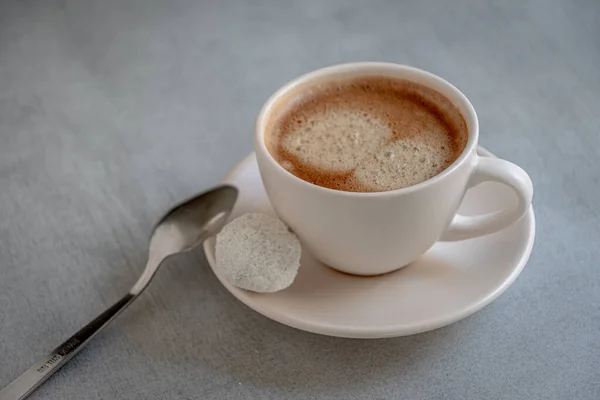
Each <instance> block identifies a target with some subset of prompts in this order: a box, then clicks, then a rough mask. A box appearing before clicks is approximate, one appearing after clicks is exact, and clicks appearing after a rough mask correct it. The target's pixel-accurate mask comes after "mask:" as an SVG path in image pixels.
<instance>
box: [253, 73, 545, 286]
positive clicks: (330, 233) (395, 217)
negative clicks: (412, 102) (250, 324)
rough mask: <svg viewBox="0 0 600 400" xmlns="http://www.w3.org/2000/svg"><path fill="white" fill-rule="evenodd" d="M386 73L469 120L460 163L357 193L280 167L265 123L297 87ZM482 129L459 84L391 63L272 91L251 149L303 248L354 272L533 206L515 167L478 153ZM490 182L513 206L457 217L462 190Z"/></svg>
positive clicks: (478, 231) (495, 225)
mask: <svg viewBox="0 0 600 400" xmlns="http://www.w3.org/2000/svg"><path fill="white" fill-rule="evenodd" d="M361 75H383V76H389V77H393V78H400V79H407V80H410V81H414V82H417V83H420V84H422V85H425V86H427V87H430V88H432V89H434V90H436V91H438V92H439V93H441V94H443V95H444V96H446V97H447V98H448V99H449V100H450V101H451V102H452V103H454V104H455V105H456V106H457V107H458V109H459V110H460V112H461V113H462V115H463V117H464V118H465V120H466V122H467V127H468V131H469V137H468V141H467V145H466V147H465V149H464V151H463V152H462V154H461V155H460V156H459V157H458V159H457V160H456V161H455V162H454V163H453V164H452V165H450V166H449V167H448V168H447V169H446V170H444V171H443V172H442V173H440V174H439V175H437V176H435V177H433V178H431V179H428V180H426V181H424V182H421V183H419V184H416V185H414V186H410V187H406V188H403V189H398V190H392V191H386V192H375V193H356V192H344V191H339V190H333V189H328V188H324V187H321V186H317V185H314V184H312V183H309V182H306V181H303V180H302V179H300V178H298V177H296V176H294V175H292V174H291V173H290V172H288V171H287V170H285V169H284V168H283V167H282V166H281V165H279V164H278V163H277V162H276V161H275V159H274V158H273V157H272V156H271V154H270V153H269V151H268V150H267V147H266V145H265V141H264V135H265V123H266V121H267V120H268V118H269V116H270V114H271V112H272V111H273V110H274V106H275V105H277V104H280V102H281V101H286V100H285V98H286V95H287V94H289V93H290V91H294V90H295V89H296V88H297V87H298V86H299V85H304V84H306V83H312V82H326V81H327V80H330V79H338V78H340V77H352V76H361ZM478 138H479V124H478V122H477V114H476V113H475V109H474V108H473V105H472V104H471V103H470V102H469V100H468V99H467V98H466V96H465V95H464V94H463V93H461V92H460V91H459V90H458V89H457V88H456V87H454V86H453V85H452V84H450V83H449V82H447V81H445V80H444V79H442V78H439V77H438V76H435V75H433V74H431V73H429V72H425V71H423V70H420V69H416V68H412V67H408V66H404V65H398V64H390V63H374V62H366V63H351V64H342V65H336V66H332V67H327V68H323V69H320V70H317V71H314V72H310V73H308V74H306V75H303V76H301V77H299V78H297V79H295V80H293V81H292V82H290V83H288V84H287V85H285V86H283V87H282V88H281V89H279V90H278V91H277V92H275V93H274V94H273V95H272V96H271V97H270V98H269V100H267V102H266V103H265V105H264V106H263V108H262V109H261V111H260V113H259V115H258V118H257V121H256V131H255V141H254V148H255V152H256V158H257V161H258V167H259V170H260V174H261V177H262V180H263V183H264V186H265V189H266V191H267V194H268V196H269V200H270V201H271V204H272V205H273V208H274V209H275V211H276V212H277V214H278V215H279V217H280V218H281V219H282V220H283V221H284V222H285V223H286V224H288V226H289V227H290V228H291V229H292V230H293V231H294V232H295V233H296V234H297V235H298V237H299V238H300V240H301V242H302V244H303V246H304V247H305V249H306V250H308V251H309V252H310V253H312V254H313V255H314V256H315V257H316V258H317V259H319V260H320V261H321V262H323V263H324V264H326V265H328V266H330V267H332V268H335V269H337V270H340V271H343V272H346V273H350V274H357V275H377V274H383V273H386V272H390V271H393V270H396V269H398V268H401V267H403V266H405V265H407V264H409V263H411V262H413V261H415V260H416V259H417V258H419V256H421V255H422V254H423V253H425V252H426V251H427V249H429V248H430V247H431V246H433V244H434V243H435V242H436V241H439V240H442V241H455V240H463V239H469V238H474V237H477V236H482V235H486V234H489V233H493V232H496V231H498V230H500V229H503V228H506V227H507V226H509V225H511V224H513V223H514V222H516V221H517V220H519V219H520V218H521V217H522V216H523V215H524V214H525V213H526V212H527V210H528V209H529V205H530V204H531V199H532V196H533V186H532V183H531V179H530V178H529V175H527V173H526V172H525V171H523V170H522V169H521V168H520V167H518V166H517V165H515V164H513V163H511V162H508V161H505V160H501V159H497V158H490V157H480V156H478V155H477V141H478ZM485 181H496V182H501V183H503V184H505V185H507V186H509V187H510V188H512V189H513V191H514V193H515V194H516V196H517V198H518V202H517V205H516V207H514V208H510V209H505V210H502V211H500V212H497V213H491V214H485V215H478V216H463V215H460V214H457V213H456V212H457V210H458V208H459V205H460V203H461V201H462V199H463V197H464V195H465V192H466V191H467V190H468V189H469V188H471V187H473V186H475V185H477V184H479V183H482V182H485Z"/></svg>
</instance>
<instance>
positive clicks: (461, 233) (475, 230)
mask: <svg viewBox="0 0 600 400" xmlns="http://www.w3.org/2000/svg"><path fill="white" fill-rule="evenodd" d="M476 157H477V160H476V163H477V164H476V166H475V170H474V172H473V175H472V176H471V179H470V180H469V188H472V187H474V186H476V185H479V184H480V183H483V182H487V181H495V182H500V183H503V184H505V185H507V186H509V187H510V188H511V189H512V190H513V191H514V192H515V194H516V195H517V197H518V200H519V203H518V204H517V206H516V207H514V208H507V209H504V210H502V211H497V212H493V213H489V214H483V215H477V216H469V217H467V216H464V215H460V214H456V215H455V216H454V218H453V219H452V222H450V225H449V226H448V228H447V229H446V231H445V232H444V233H443V234H442V237H441V238H440V240H441V241H449V242H450V241H457V240H464V239H470V238H474V237H477V236H483V235H487V234H490V233H494V232H496V231H499V230H500V229H504V228H506V227H507V226H509V225H511V224H513V223H514V222H516V221H518V220H519V219H520V218H521V217H522V216H523V215H525V213H526V212H527V210H529V205H530V204H531V199H532V197H533V184H532V183H531V178H530V177H529V175H527V172H525V171H523V169H521V167H519V166H517V165H515V164H513V163H511V162H509V161H506V160H502V159H499V158H495V157H480V156H476Z"/></svg>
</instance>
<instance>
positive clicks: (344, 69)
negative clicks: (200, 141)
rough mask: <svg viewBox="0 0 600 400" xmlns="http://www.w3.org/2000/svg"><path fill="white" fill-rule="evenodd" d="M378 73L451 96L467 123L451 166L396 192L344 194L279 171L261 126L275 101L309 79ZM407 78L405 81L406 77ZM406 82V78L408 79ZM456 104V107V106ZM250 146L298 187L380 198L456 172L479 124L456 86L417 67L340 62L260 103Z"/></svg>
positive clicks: (474, 141)
mask: <svg viewBox="0 0 600 400" xmlns="http://www.w3.org/2000/svg"><path fill="white" fill-rule="evenodd" d="M374 71H377V72H380V73H387V74H388V75H390V76H391V75H393V74H394V73H398V72H409V74H411V75H416V76H420V77H422V78H423V80H429V81H433V82H435V83H436V84H437V86H441V87H444V88H445V91H447V92H450V93H452V96H453V97H454V98H455V99H454V100H453V99H449V100H450V101H451V102H452V103H453V104H454V105H455V106H457V107H458V108H459V111H460V112H461V114H463V117H464V119H465V122H466V124H467V131H468V137H467V144H466V145H465V148H464V149H463V151H462V153H461V154H460V156H458V158H457V159H456V160H454V162H453V163H452V164H450V165H449V166H448V167H447V168H446V169H444V170H443V171H442V172H440V173H439V174H437V175H435V176H433V177H431V178H429V179H427V180H425V181H423V182H419V183H417V184H415V185H411V186H407V187H403V188H400V189H394V190H387V191H380V192H348V191H344V190H337V189H331V188H326V187H323V186H319V185H316V184H314V183H311V182H307V181H305V180H303V179H300V178H298V177H297V176H296V175H294V174H292V173H291V172H289V171H288V170H286V169H285V168H283V167H282V166H281V165H280V164H279V163H278V162H277V161H276V160H275V158H274V157H273V156H272V155H271V153H270V152H269V150H268V149H267V145H266V144H265V140H264V135H265V129H264V128H265V123H266V122H267V119H268V117H269V116H270V112H271V110H272V109H273V106H274V105H275V104H276V103H277V101H278V100H279V99H280V98H281V97H282V96H284V95H285V94H287V93H289V92H290V91H292V90H293V89H294V88H296V87H298V86H299V85H301V84H304V83H306V82H310V81H312V80H316V79H318V78H323V77H329V76H331V77H332V78H333V77H335V76H336V75H338V74H345V73H357V75H361V72H364V73H365V74H368V73H369V72H374ZM408 79H409V78H408ZM409 80H410V79H409ZM417 83H419V84H421V85H424V86H427V87H430V88H431V89H433V90H436V91H439V89H438V88H435V87H432V86H433V85H428V84H427V83H423V82H417ZM442 94H443V95H444V96H446V97H448V96H447V94H444V93H442ZM457 103H460V104H457ZM254 132H255V133H254V147H255V151H260V152H261V153H262V154H263V155H264V156H265V158H266V159H267V160H268V162H269V163H271V164H272V165H273V167H275V168H276V169H278V170H279V171H280V172H283V173H284V175H288V176H289V177H290V179H292V180H296V181H298V183H299V184H301V185H306V186H307V187H310V188H313V189H315V190H319V191H322V192H325V193H329V194H334V195H338V196H352V197H382V196H390V195H400V194H407V193H411V192H415V191H418V190H421V189H424V188H426V187H428V186H431V185H434V184H435V183H437V182H438V181H441V180H442V179H444V178H445V177H446V176H448V175H450V174H452V172H454V171H455V170H456V169H458V168H459V167H460V166H461V165H462V164H463V163H465V162H466V160H467V159H468V157H469V154H471V152H472V151H474V149H475V148H476V146H477V142H478V138H479V121H478V119H477V113H476V112H475V108H474V107H473V105H472V104H471V102H470V101H469V99H468V98H467V96H465V95H464V94H463V93H462V92H461V91H460V90H459V89H458V88H457V87H456V86H454V85H453V84H451V83H450V82H448V81H447V80H445V79H443V78H441V77H439V76H437V75H435V74H433V73H431V72H427V71H425V70H422V69H420V68H416V67H411V66H408V65H403V64H396V63H389V62H371V61H366V62H353V63H344V64H336V65H331V66H327V67H324V68H320V69H317V70H314V71H311V72H308V73H305V74H303V75H300V76H299V77H297V78H295V79H293V80H291V81H289V82H288V83H286V84H284V85H283V86H281V87H280V88H279V89H277V91H275V92H274V93H273V94H272V95H271V96H270V97H269V98H268V99H267V101H266V102H265V103H264V104H263V106H262V107H261V109H260V111H259V113H258V116H257V118H256V122H255V129H254Z"/></svg>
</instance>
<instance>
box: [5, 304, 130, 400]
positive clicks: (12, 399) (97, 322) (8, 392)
mask: <svg viewBox="0 0 600 400" xmlns="http://www.w3.org/2000/svg"><path fill="white" fill-rule="evenodd" d="M136 297H137V294H132V293H128V294H126V295H125V296H123V298H122V299H121V300H119V301H117V302H116V303H115V304H114V305H113V306H112V307H110V308H109V309H108V310H106V311H104V312H103V313H102V314H100V315H99V316H98V317H96V319H94V320H93V321H92V322H90V323H89V324H87V325H86V326H84V327H83V328H81V330H79V332H77V333H76V334H74V335H73V336H71V337H70V338H69V339H67V340H66V341H65V342H64V343H63V344H61V345H60V346H58V347H57V348H56V349H54V350H53V351H52V352H50V354H48V355H46V356H44V357H43V358H42V359H40V360H39V361H38V362H37V363H35V364H34V365H33V366H32V367H31V368H29V369H28V370H27V371H25V372H24V373H23V374H22V375H21V376H19V377H18V378H17V379H15V380H14V381H13V382H12V383H11V384H9V385H8V386H7V387H5V388H4V389H2V391H0V400H20V399H24V398H25V397H27V396H28V395H29V394H31V392H33V391H34V390H35V389H36V388H37V387H38V386H40V385H41V384H42V383H43V382H44V381H45V380H46V379H48V378H49V377H50V376H51V375H52V374H54V373H55V372H56V371H58V369H59V368H60V367H62V366H63V365H64V364H66V363H67V362H68V361H69V360H70V359H71V358H72V357H73V356H74V355H75V354H77V352H79V350H81V349H82V348H83V347H85V345H86V344H88V342H89V341H90V340H91V339H92V338H93V337H94V336H95V335H96V334H97V333H98V332H100V331H101V330H102V329H103V328H104V327H105V326H106V325H108V323H109V322H110V321H112V320H113V319H114V318H115V317H116V316H117V315H119V313H121V311H123V310H124V309H125V308H127V306H128V305H129V304H130V303H131V302H132V301H133V300H134V299H135V298H136Z"/></svg>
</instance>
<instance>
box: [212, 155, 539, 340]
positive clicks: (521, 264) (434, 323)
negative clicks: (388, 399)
mask: <svg viewBox="0 0 600 400" xmlns="http://www.w3.org/2000/svg"><path fill="white" fill-rule="evenodd" d="M477 153H478V154H479V155H480V156H485V157H496V156H495V155H494V154H493V153H492V152H490V151H489V150H487V149H485V148H483V147H482V146H478V147H477ZM255 157H256V155H255V153H254V152H253V153H250V154H249V155H248V156H246V157H244V158H243V159H242V160H241V161H240V162H239V163H237V164H236V165H235V167H234V168H232V169H231V170H230V171H229V172H228V173H227V175H226V177H225V178H224V179H223V180H222V181H221V182H222V183H229V182H230V181H231V179H232V177H233V176H235V175H237V174H238V173H239V171H241V170H243V169H244V168H247V167H248V164H250V163H251V162H253V161H254V160H255ZM254 162H255V161H254ZM523 218H527V219H528V220H529V223H528V224H527V226H526V228H525V229H526V230H527V236H528V238H527V244H526V247H525V249H524V251H523V252H522V253H521V256H520V258H519V260H518V262H516V263H515V265H514V267H513V270H512V272H511V273H510V275H508V277H506V278H505V279H504V281H503V282H502V283H501V284H500V285H499V286H497V287H496V288H495V289H494V290H492V291H490V292H489V293H488V294H487V296H485V297H484V298H482V299H480V300H478V301H475V302H474V303H472V304H470V305H468V306H467V307H464V308H461V309H458V310H457V311H455V312H453V313H450V314H448V315H446V316H444V317H438V318H434V319H430V320H424V321H419V322H418V323H412V324H408V325H407V324H400V325H398V324H396V325H390V326H384V327H378V328H373V327H364V326H354V327H349V326H342V327H340V326H339V325H333V324H325V323H316V322H314V321H309V320H306V319H298V318H292V317H290V316H288V315H286V314H281V313H279V312H278V311H274V310H273V309H269V308H265V307H260V306H257V305H256V304H255V303H254V302H253V301H252V298H251V297H249V296H248V293H246V292H245V291H244V290H243V289H239V288H237V287H234V286H233V285H231V284H230V283H229V282H227V281H225V280H224V279H223V278H221V277H220V276H219V274H217V273H216V271H215V269H214V267H213V266H214V265H215V264H216V260H215V258H214V251H213V250H210V249H209V247H210V243H213V240H207V241H205V242H204V244H203V249H204V254H205V257H206V259H207V261H208V264H209V266H210V268H211V270H212V272H213V273H214V274H215V276H216V277H217V279H218V280H219V282H221V284H222V285H223V286H224V287H225V288H226V289H227V290H228V291H229V292H230V293H231V294H232V295H233V296H234V297H235V298H236V299H238V300H239V301H241V302H242V303H243V304H245V305H246V306H248V307H249V308H250V309H252V310H254V311H256V312H258V313H259V314H261V315H263V316H265V317H267V318H269V319H272V320H274V321H276V322H279V323H281V324H284V325H287V326H289V327H292V328H296V329H300V330H302V331H306V332H311V333H316V334H321V335H327V336H333V337H342V338H353V339H380V338H391V337H400V336H408V335H414V334H417V333H423V332H428V331H431V330H435V329H439V328H442V327H444V326H447V325H450V324H453V323H455V322H458V321H460V320H462V319H464V318H466V317H468V316H470V315H473V314H474V313H476V312H477V311H480V310H481V309H483V308H484V307H486V306H487V305H489V304H490V303H491V302H492V301H494V300H496V299H497V298H498V297H500V295H502V294H503V293H504V292H505V291H506V289H508V288H509V287H510V286H511V285H512V284H513V283H514V282H515V280H516V279H517V277H518V276H519V275H520V274H521V272H522V271H523V269H524V268H525V265H526V264H527V261H528V260H529V258H530V256H531V252H532V250H533V245H534V242H535V227H536V223H535V213H534V209H533V204H532V205H530V206H529V210H528V211H527V213H526V214H525V215H524V216H523ZM211 239H212V238H211Z"/></svg>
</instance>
